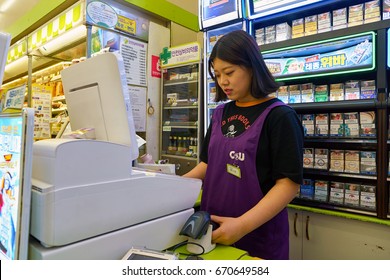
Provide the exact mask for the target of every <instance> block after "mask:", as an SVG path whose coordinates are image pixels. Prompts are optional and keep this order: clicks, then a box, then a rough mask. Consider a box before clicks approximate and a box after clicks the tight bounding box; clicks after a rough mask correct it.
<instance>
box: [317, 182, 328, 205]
mask: <svg viewBox="0 0 390 280" xmlns="http://www.w3.org/2000/svg"><path fill="white" fill-rule="evenodd" d="M328 190H329V182H328V181H323V180H316V181H315V182H314V200H317V201H324V202H327V201H328V199H329V192H328Z"/></svg>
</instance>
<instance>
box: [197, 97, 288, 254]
mask: <svg viewBox="0 0 390 280" xmlns="http://www.w3.org/2000/svg"><path fill="white" fill-rule="evenodd" d="M277 106H285V104H284V103H283V102H279V101H277V102H274V103H273V104H271V105H270V106H269V107H268V108H266V109H265V110H264V112H263V113H262V114H261V115H260V116H259V117H258V118H257V119H256V120H255V122H254V123H253V124H252V125H251V126H250V127H249V128H248V129H247V130H246V131H245V132H243V133H242V134H240V135H239V136H237V137H234V138H229V137H225V136H224V135H223V134H222V131H221V120H222V114H223V107H224V105H221V106H219V107H218V108H217V109H216V110H215V112H214V115H213V122H212V124H213V127H212V134H211V137H210V143H209V148H208V164H207V171H206V177H205V180H204V183H203V193H202V201H201V210H204V211H208V212H209V213H210V214H212V215H218V216H226V217H239V216H241V215H242V214H243V213H245V212H247V211H248V210H249V209H251V208H252V207H253V206H255V205H256V204H257V203H258V202H259V201H260V200H261V199H262V198H263V197H264V194H263V192H262V190H261V188H260V184H259V180H258V178H257V170H256V152H257V147H258V143H259V139H260V134H261V131H262V128H263V124H264V121H265V119H266V117H267V115H268V113H269V112H270V111H271V110H272V109H273V108H274V107H277ZM288 239H289V228H288V216H287V209H284V210H282V211H281V212H280V213H279V214H277V215H276V216H275V217H274V218H273V219H271V220H270V221H268V222H267V223H265V224H263V225H262V226H260V227H259V228H257V229H255V230H254V231H252V232H250V233H249V234H247V235H246V236H244V237H243V238H242V239H240V240H239V241H237V242H236V243H235V244H234V246H236V247H237V248H240V249H242V250H245V251H247V252H248V253H249V254H250V255H251V256H254V257H259V258H263V259H288V254H289V240H288Z"/></svg>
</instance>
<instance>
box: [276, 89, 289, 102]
mask: <svg viewBox="0 0 390 280" xmlns="http://www.w3.org/2000/svg"><path fill="white" fill-rule="evenodd" d="M278 98H279V99H280V100H281V101H283V102H284V103H286V104H288V102H289V92H288V86H280V87H279V88H278Z"/></svg>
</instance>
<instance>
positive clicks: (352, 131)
mask: <svg viewBox="0 0 390 280" xmlns="http://www.w3.org/2000/svg"><path fill="white" fill-rule="evenodd" d="M359 135H360V126H359V113H358V112H346V113H344V136H345V137H347V138H354V137H359Z"/></svg>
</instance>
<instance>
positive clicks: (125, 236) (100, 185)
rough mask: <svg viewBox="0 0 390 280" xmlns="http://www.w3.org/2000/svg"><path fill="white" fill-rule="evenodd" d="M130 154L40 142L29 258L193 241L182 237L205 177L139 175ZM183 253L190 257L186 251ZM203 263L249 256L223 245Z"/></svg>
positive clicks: (103, 255) (107, 255)
mask: <svg viewBox="0 0 390 280" xmlns="http://www.w3.org/2000/svg"><path fill="white" fill-rule="evenodd" d="M129 154H130V150H129V147H127V146H124V145H120V144H115V143H111V142H104V141H96V140H80V139H78V140H76V139H49V140H42V141H38V142H35V143H34V146H33V171H32V185H33V186H32V189H33V191H32V203H31V205H32V208H31V226H30V234H31V237H30V245H29V259H41V260H47V259H52V260H54V259H56V260H82V259H87V260H120V259H121V258H122V257H123V256H124V255H125V254H126V252H127V251H128V250H129V249H130V248H132V247H145V248H149V249H153V250H160V251H163V250H166V249H169V248H173V247H174V246H175V245H177V244H179V243H181V242H183V241H185V240H186V239H187V238H186V237H185V236H181V235H180V234H179V233H180V230H181V228H182V227H183V225H184V224H185V222H186V221H187V219H188V218H189V217H190V216H191V215H192V214H193V213H194V205H195V206H196V204H198V203H199V201H200V200H199V199H200V190H201V184H202V182H201V180H198V179H190V178H184V177H180V176H176V175H167V174H162V173H154V172H148V171H141V170H135V169H134V170H133V168H132V167H131V160H130V157H129V156H128V155H129ZM177 253H179V254H181V258H182V259H183V258H184V259H185V258H186V256H187V255H188V252H186V248H185V246H183V247H180V248H178V249H177ZM201 258H202V259H217V260H223V259H230V260H234V259H243V258H244V259H247V258H249V257H248V256H247V255H246V253H245V252H244V251H242V250H239V249H236V248H233V247H229V246H223V245H217V247H216V248H215V249H214V250H212V251H211V252H209V253H207V254H204V255H202V256H201ZM251 259H252V258H251Z"/></svg>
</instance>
